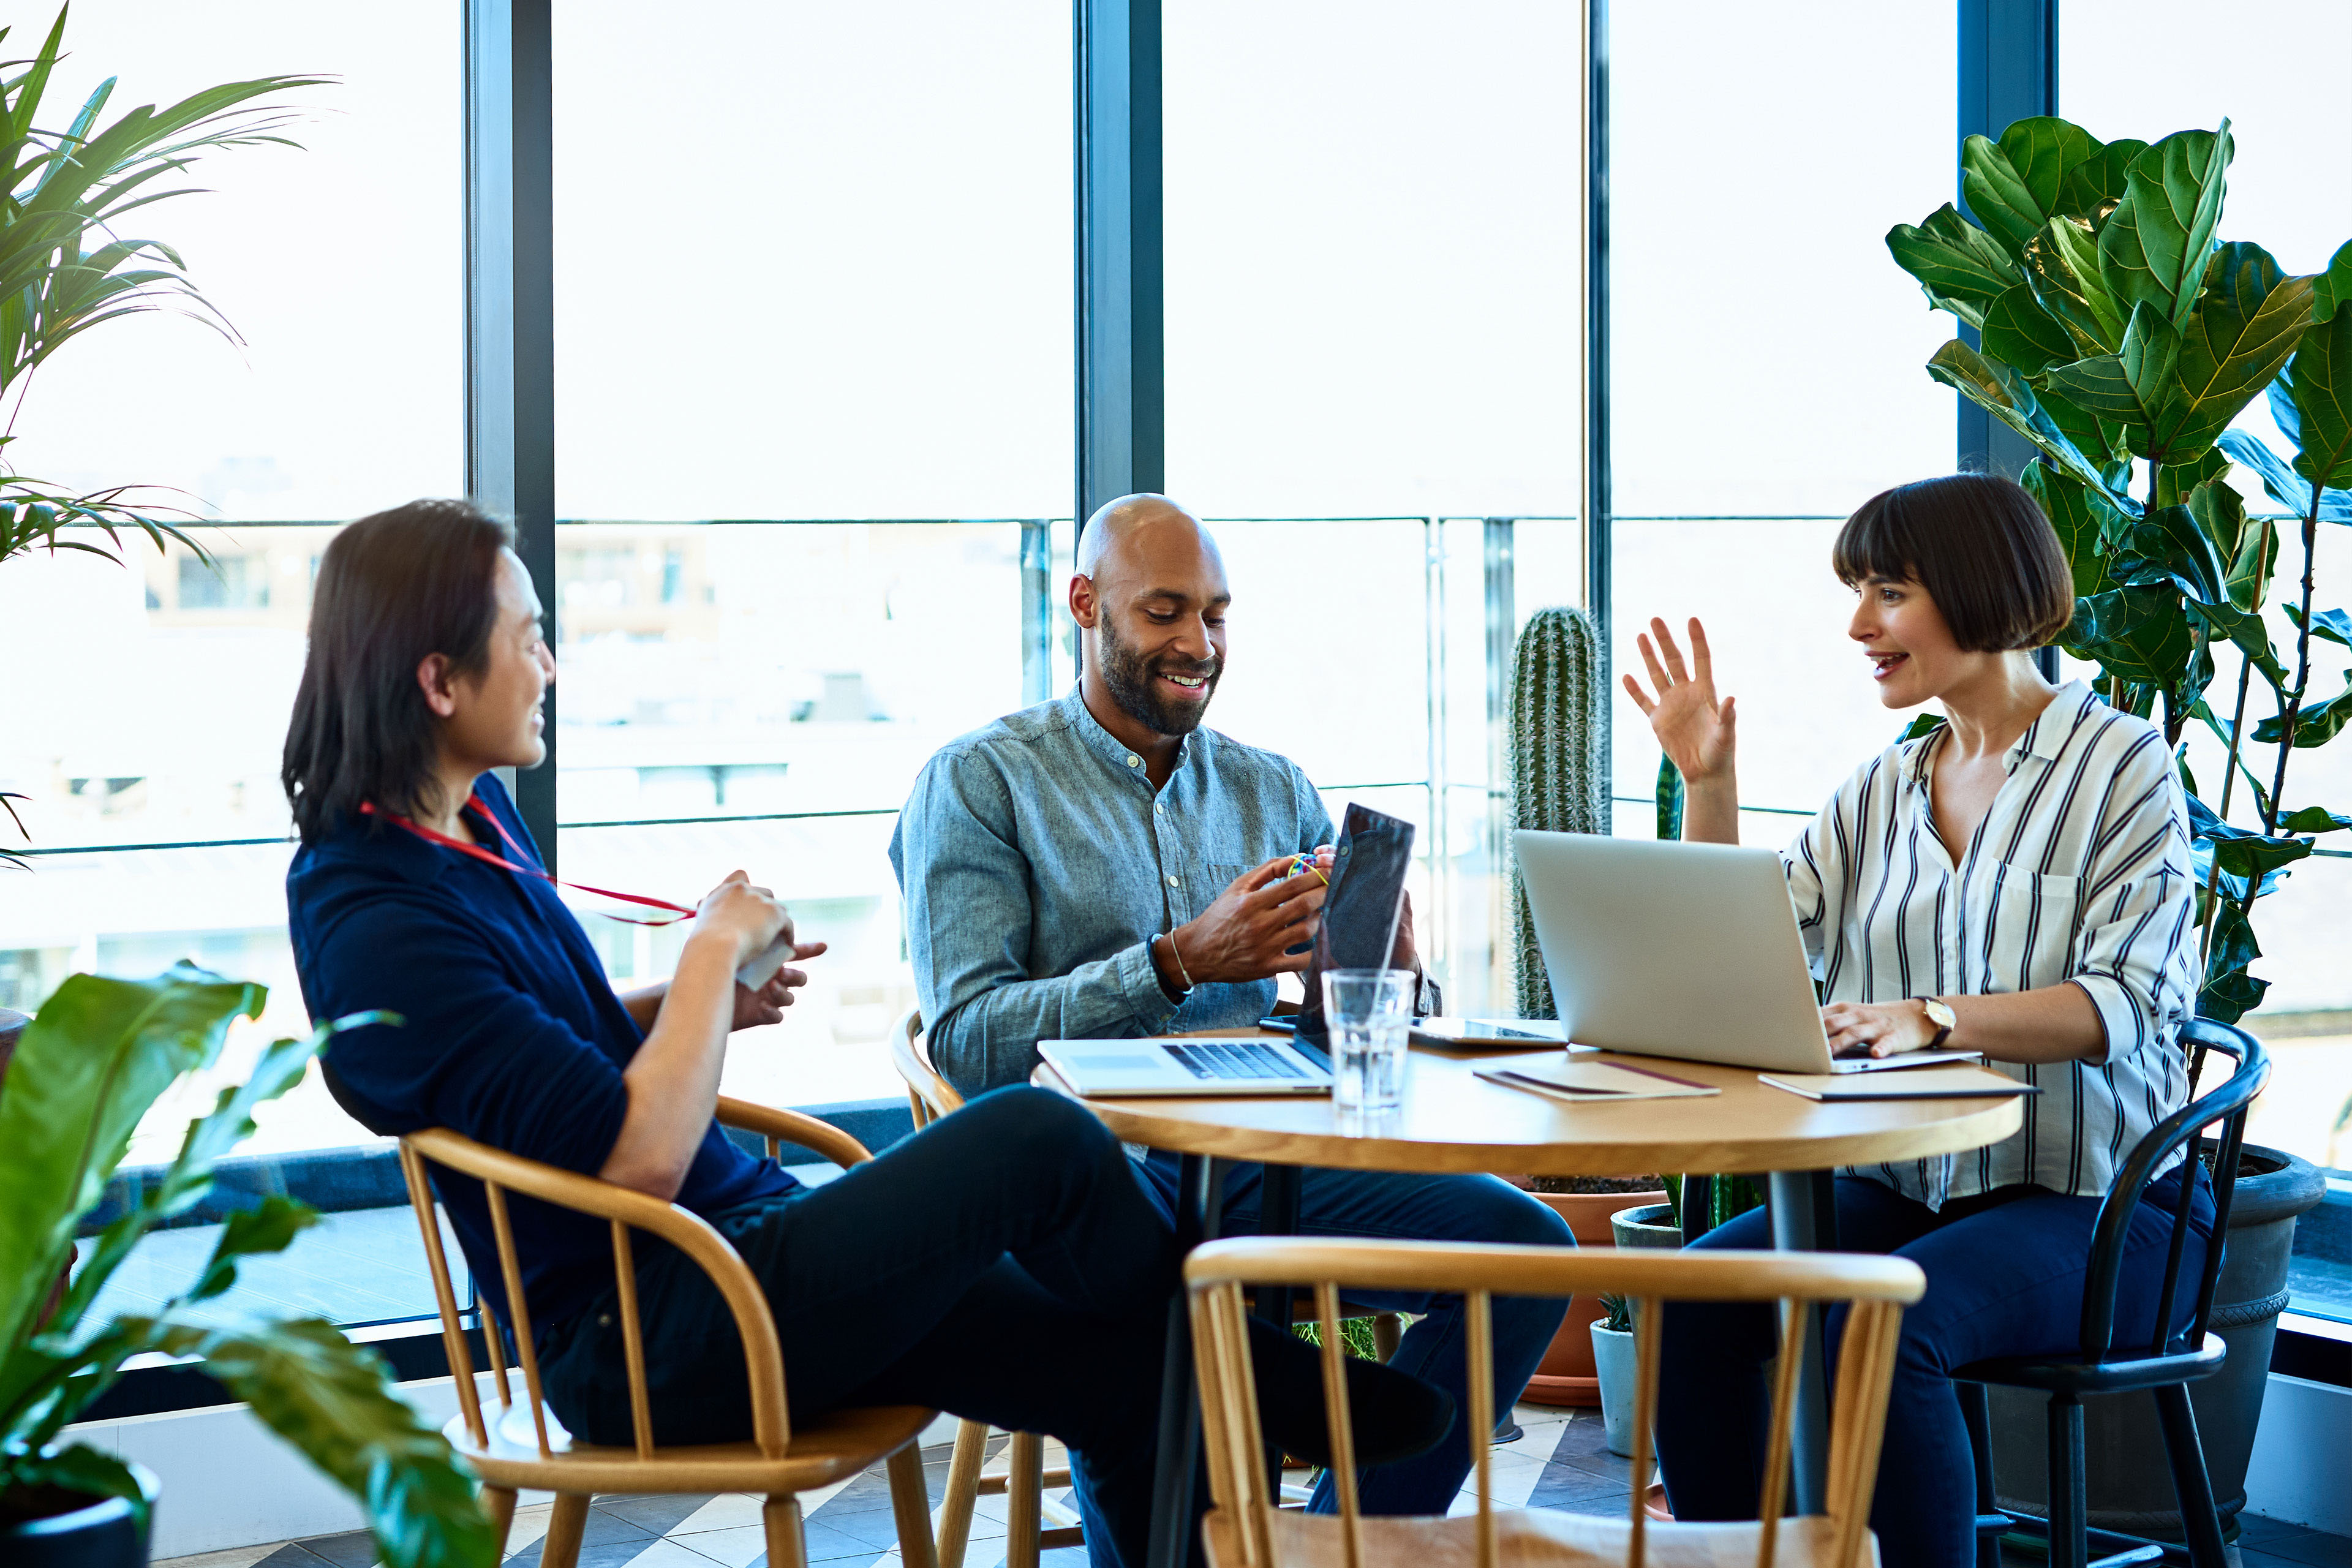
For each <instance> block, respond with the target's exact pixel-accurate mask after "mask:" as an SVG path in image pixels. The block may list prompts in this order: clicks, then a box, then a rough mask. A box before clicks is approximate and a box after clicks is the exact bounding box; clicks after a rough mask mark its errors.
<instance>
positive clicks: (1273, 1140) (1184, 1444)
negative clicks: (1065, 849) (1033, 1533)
mask: <svg viewBox="0 0 2352 1568" xmlns="http://www.w3.org/2000/svg"><path fill="white" fill-rule="evenodd" d="M1204 1033H1206V1034H1210V1035H1213V1036H1214V1037H1223V1038H1250V1037H1258V1036H1259V1031H1257V1030H1255V1029H1224V1030H1216V1031H1204ZM1548 1056H1549V1053H1545V1052H1535V1053H1529V1052H1526V1051H1480V1050H1467V1049H1461V1050H1456V1049H1438V1048H1432V1047H1420V1046H1416V1047H1413V1048H1412V1053H1411V1055H1410V1058H1409V1059H1408V1061H1407V1064H1406V1074H1405V1089H1404V1103H1403V1105H1402V1106H1401V1107H1400V1108H1399V1109H1397V1110H1393V1111H1389V1112H1384V1113H1372V1114H1370V1115H1366V1114H1363V1113H1352V1114H1351V1113H1350V1112H1348V1111H1343V1110H1339V1108H1338V1107H1336V1106H1334V1105H1333V1104H1332V1103H1331V1101H1330V1100H1329V1099H1328V1097H1325V1096H1270V1097H1266V1098H1263V1099H1258V1098H1249V1097H1244V1096H1225V1095H1220V1096H1211V1097H1203V1098H1201V1099H1190V1100H1188V1099H1177V1098H1173V1097H1157V1096H1153V1097H1137V1098H1134V1099H1129V1100H1087V1099H1084V1098H1082V1097H1080V1096H1078V1095H1077V1094H1076V1093H1075V1091H1073V1090H1072V1089H1070V1088H1069V1086H1068V1085H1067V1084H1066V1083H1064V1082H1063V1081H1062V1080H1061V1079H1060V1078H1059V1077H1058V1076H1056V1075H1055V1072H1054V1071H1053V1069H1052V1068H1048V1067H1045V1066H1043V1065H1040V1066H1039V1067H1038V1068H1037V1070H1036V1072H1035V1073H1034V1075H1033V1078H1032V1081H1033V1082H1034V1083H1036V1084H1037V1085H1038V1086H1039V1087H1041V1088H1045V1089H1054V1090H1056V1091H1057V1092H1060V1093H1063V1094H1067V1095H1070V1096H1071V1098H1073V1099H1075V1100H1078V1102H1079V1103H1080V1104H1082V1105H1084V1106H1085V1107H1086V1108H1087V1110H1091V1111H1093V1112H1094V1113H1095V1114H1096V1115H1097V1116H1098V1117H1100V1118H1101V1119H1102V1121H1103V1123H1104V1125H1105V1126H1107V1127H1108V1128H1109V1129H1110V1130H1111V1131H1113V1132H1115V1133H1117V1134H1118V1136H1119V1137H1120V1138H1121V1139H1122V1140H1124V1141H1126V1142H1129V1143H1140V1144H1144V1145H1146V1146H1148V1147H1150V1148H1154V1149H1166V1150H1170V1151H1172V1152H1175V1153H1177V1154H1179V1155H1180V1156H1181V1178H1180V1181H1179V1183H1178V1190H1179V1192H1180V1193H1181V1194H1182V1197H1181V1203H1180V1205H1179V1208H1178V1212H1177V1215H1176V1226H1177V1235H1178V1238H1179V1239H1180V1240H1181V1241H1182V1242H1184V1243H1185V1244H1186V1245H1187V1246H1190V1245H1192V1244H1193V1243H1195V1242H1198V1241H1202V1240H1207V1239H1210V1238H1212V1237H1214V1236H1215V1235H1216V1233H1217V1221H1218V1214H1217V1205H1215V1204H1214V1203H1213V1202H1212V1201H1211V1194H1214V1193H1217V1192H1219V1191H1221V1190H1222V1187H1223V1167H1224V1166H1225V1165H1226V1164H1228V1163H1232V1162H1234V1161H1242V1162H1248V1163H1265V1165H1266V1179H1265V1195H1264V1199H1263V1203H1262V1205H1261V1206H1262V1209H1263V1211H1264V1215H1265V1229H1266V1230H1267V1231H1269V1232H1273V1233H1280V1232H1283V1231H1286V1230H1288V1229H1290V1228H1292V1227H1294V1226H1296V1224H1297V1172H1298V1171H1299V1170H1300V1169H1301V1168H1302V1167H1317V1168H1322V1169H1331V1170H1355V1171H1401V1172H1413V1173H1425V1174H1440V1173H1458V1172H1492V1173H1496V1174H1500V1175H1513V1176H1622V1175H1634V1174H1646V1173H1651V1172H1690V1173H1701V1172H1704V1173H1708V1174H1715V1175H1760V1176H1763V1177H1764V1178H1765V1179H1766V1190H1767V1193H1768V1194H1769V1205H1770V1208H1771V1219H1772V1244H1773V1246H1774V1247H1780V1248H1784V1249H1790V1250H1797V1251H1811V1250H1834V1249H1835V1248H1836V1246H1837V1214H1836V1205H1835V1197H1834V1191H1833V1186H1832V1178H1831V1173H1832V1170H1834V1169H1835V1168H1836V1167H1838V1166H1841V1165H1869V1164H1876V1163H1880V1162H1882V1161H1896V1160H1916V1159H1920V1158H1923V1157H1926V1156H1929V1155H1936V1154H1953V1153H1958V1152H1962V1151H1964V1150H1969V1149H1980V1148H1983V1147H1984V1146H1985V1145H1987V1144H1989V1143H1995V1142H2000V1140H2001V1139H2004V1138H2007V1137H2010V1136H2011V1134H2013V1133H2015V1132H2016V1131H2018V1130H2019V1129H2020V1128H2021V1127H2022V1126H2023V1125H2024V1122H2025V1113H2024V1110H2023V1109H2022V1102H2021V1099H2020V1098H2018V1097H2013V1096H2012V1097H2008V1098H2003V1099H1998V1100H1978V1099H1969V1100H1849V1101H1846V1102H1844V1103H1843V1104H1826V1103H1823V1102H1822V1101H1819V1100H1807V1099H1805V1098H1804V1097H1803V1096H1801V1095H1797V1094H1791V1093H1790V1092H1789V1091H1788V1090H1786V1089H1774V1088H1772V1087H1771V1086H1770V1085H1769V1084H1766V1083H1763V1082H1761V1081H1759V1079H1758V1077H1757V1075H1756V1074H1755V1073H1754V1072H1753V1071H1750V1070H1748V1069H1745V1068H1727V1067H1716V1066H1711V1065H1709V1064H1706V1063H1704V1062H1685V1061H1666V1062H1654V1061H1652V1060H1651V1059H1650V1058H1644V1057H1605V1058H1602V1059H1607V1060H1615V1061H1622V1062H1624V1063H1626V1064H1627V1065H1630V1066H1634V1067H1640V1068H1645V1069H1647V1070H1650V1071H1663V1072H1665V1073H1668V1074H1671V1075H1672V1076H1674V1077H1675V1078H1678V1079H1687V1080H1689V1081H1692V1082H1698V1083H1707V1084H1712V1085H1715V1086H1717V1087H1719V1088H1720V1089H1722V1090H1723V1092H1722V1093H1721V1094H1717V1095H1709V1096H1706V1098H1704V1099H1700V1098H1680V1099H1674V1100H1631V1101H1622V1102H1618V1103H1613V1104H1612V1103H1610V1102H1607V1101H1601V1100H1594V1101H1590V1102H1588V1101H1574V1102H1571V1101H1568V1100H1559V1099H1555V1098H1554V1097H1552V1096H1550V1095H1545V1094H1536V1093H1531V1092H1529V1091H1528V1090H1525V1089H1509V1088H1506V1087H1504V1086H1503V1085H1501V1084H1496V1083H1489V1082H1488V1081H1486V1079H1481V1078H1479V1077H1477V1076H1476V1073H1475V1068H1477V1067H1479V1066H1481V1065H1483V1064H1486V1063H1489V1062H1507V1061H1511V1060H1543V1059H1547V1058H1548ZM1286 1208H1287V1218H1285V1213H1284V1211H1285V1209H1286ZM1285 1294H1286V1293H1285ZM1180 1295H1181V1293H1180ZM1284 1315H1287V1314H1286V1313H1285V1314H1284ZM1277 1321H1278V1320H1277ZM1808 1337H1809V1339H1810V1341H1811V1343H1810V1346H1809V1349H1808V1352H1807V1355H1806V1367H1805V1375H1804V1376H1803V1378H1802V1379H1801V1384H1800V1387H1799V1391H1798V1409H1797V1413H1796V1415H1797V1423H1796V1426H1797V1429H1796V1435H1795V1436H1796V1441H1795V1443H1794V1445H1793V1452H1792V1454H1791V1456H1790V1457H1791V1458H1792V1460H1793V1461H1794V1462H1793V1465H1792V1467H1791V1468H1792V1469H1793V1471H1794V1474H1793V1476H1792V1478H1791V1479H1792V1481H1793V1485H1794V1490H1795V1492H1796V1498H1797V1504H1798V1509H1799V1511H1800V1512H1803V1513H1817V1512H1819V1511H1821V1510H1822V1496H1823V1492H1824V1490H1825V1477H1824V1474H1823V1466H1824V1462H1825V1460H1826V1458H1827V1455H1828V1451H1829V1395H1828V1377H1827V1371H1826V1368H1825V1367H1824V1365H1823V1357H1822V1344H1821V1317H1820V1314H1819V1313H1818V1312H1815V1313H1813V1314H1812V1321H1811V1331H1810V1334H1809V1336H1808ZM1168 1339H1169V1343H1168V1359H1167V1362H1166V1369H1165V1377H1164V1380H1163V1384H1162V1396H1161V1399H1160V1455H1159V1467H1160V1468H1159V1474H1158V1476H1157V1477H1156V1480H1157V1485H1156V1486H1155V1488H1154V1490H1153V1499H1152V1521H1151V1553H1150V1565H1149V1568H1179V1565H1180V1564H1181V1563H1182V1562H1183V1561H1184V1556H1185V1551H1184V1531H1185V1528H1186V1523H1187V1520H1188V1516H1189V1513H1190V1500H1191V1498H1192V1477H1193V1466H1194V1460H1195V1457H1196V1453H1197V1450H1198V1448H1199V1446H1200V1436H1199V1426H1200V1410H1199V1403H1198V1400H1197V1397H1196V1391H1195V1389H1194V1386H1193V1380H1192V1336H1191V1331H1190V1328H1189V1322H1188V1318H1187V1314H1186V1312H1185V1310H1184V1304H1183V1302H1182V1301H1181V1299H1180V1300H1178V1301H1177V1302H1176V1303H1175V1304H1174V1306H1173V1307H1172V1308H1171V1311H1170V1314H1169V1328H1168Z"/></svg>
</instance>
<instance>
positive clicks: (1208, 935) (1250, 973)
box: [1151, 855, 1329, 992]
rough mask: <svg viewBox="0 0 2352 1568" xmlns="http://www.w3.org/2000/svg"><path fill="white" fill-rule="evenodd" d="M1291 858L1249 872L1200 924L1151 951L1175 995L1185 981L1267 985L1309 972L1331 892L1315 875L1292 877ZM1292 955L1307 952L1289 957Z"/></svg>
mask: <svg viewBox="0 0 2352 1568" xmlns="http://www.w3.org/2000/svg"><path fill="white" fill-rule="evenodd" d="M1293 858H1294V857H1292V856H1288V855H1277V856H1276V857H1275V858H1273V859H1271V860H1268V861H1267V862H1266V863H1265V865H1263V866H1260V867H1257V868H1255V869H1254V870H1250V871H1244V873H1242V875H1240V876H1238V877H1236V878H1234V880H1233V883H1232V885H1231V886H1229V887H1227V888H1226V889H1225V890H1224V891H1223V892H1222V893H1219V894H1218V895H1217V897H1216V900H1215V901H1214V902H1213V903H1212V904H1210V905H1209V907H1208V908H1207V909H1205V910H1202V911H1201V915H1200V918H1199V919H1197V920H1192V921H1186V922H1185V923H1184V924H1182V925H1181V926H1178V927H1177V928H1176V929H1175V930H1174V931H1171V933H1169V936H1168V938H1167V939H1166V940H1164V941H1159V942H1153V943H1152V944H1151V953H1152V961H1153V963H1154V964H1155V965H1156V966H1157V967H1158V969H1159V971H1160V978H1161V979H1162V980H1163V981H1165V982H1166V983H1167V984H1168V986H1169V989H1170V990H1171V992H1173V991H1176V990H1181V988H1182V987H1183V984H1184V976H1186V975H1189V976H1191V977H1192V984H1195V985H1206V984H1213V983H1217V982H1223V983H1228V984H1230V983H1234V982H1238V981H1251V980H1265V979H1268V978H1270V977H1272V976H1274V975H1276V974H1281V973H1295V972H1297V971H1298V970H1302V969H1305V968H1306V967H1307V960H1308V958H1310V957H1311V956H1312V953H1311V952H1308V951H1303V950H1304V949H1306V948H1307V947H1308V945H1309V944H1311V943H1312V942H1314V941H1315V932H1316V930H1317V928H1318V926H1320V925H1321V923H1322V911H1323V900H1324V899H1325V898H1326V897H1327V896H1328V893H1329V884H1328V883H1327V882H1326V881H1325V880H1324V879H1323V878H1321V877H1318V876H1316V875H1314V874H1313V873H1311V872H1302V873H1300V874H1299V875H1298V876H1296V877H1286V876H1285V875H1284V873H1285V872H1286V871H1287V870H1288V869H1289V868H1290V862H1291V860H1292V859H1293ZM1319 858H1320V857H1319V856H1318V859H1319ZM1171 943H1172V944H1173V945H1174V946H1175V948H1176V956H1177V957H1178V958H1180V959H1181V960H1182V973H1181V974H1180V973H1178V971H1177V966H1176V965H1175V964H1173V963H1171V962H1170V961H1169V958H1168V951H1167V950H1168V948H1169V946H1170V945H1171ZM1294 947H1295V948H1300V949H1302V951H1301V952H1296V953H1294V952H1290V951H1288V950H1289V949H1291V948H1294Z"/></svg>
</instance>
